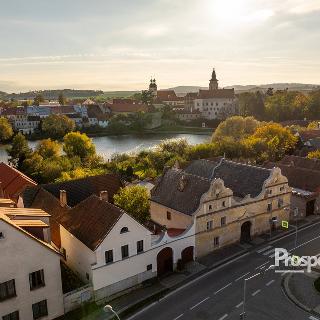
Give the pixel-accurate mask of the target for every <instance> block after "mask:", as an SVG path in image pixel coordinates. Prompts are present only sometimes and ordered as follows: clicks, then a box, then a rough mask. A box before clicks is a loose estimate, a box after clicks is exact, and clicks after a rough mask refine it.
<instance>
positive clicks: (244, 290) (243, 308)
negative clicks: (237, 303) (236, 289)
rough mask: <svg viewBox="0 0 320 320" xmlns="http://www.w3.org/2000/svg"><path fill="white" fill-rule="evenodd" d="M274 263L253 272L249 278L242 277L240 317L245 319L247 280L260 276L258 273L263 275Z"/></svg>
mask: <svg viewBox="0 0 320 320" xmlns="http://www.w3.org/2000/svg"><path fill="white" fill-rule="evenodd" d="M274 267H275V266H274V265H270V266H269V267H268V268H267V269H266V270H263V271H261V272H258V273H256V274H254V275H253V276H251V277H249V278H244V283H243V305H242V313H241V314H240V319H243V320H244V319H245V318H246V316H247V315H246V290H247V281H249V280H251V279H253V278H255V277H257V276H260V275H264V274H265V273H266V272H267V271H269V270H271V269H274Z"/></svg>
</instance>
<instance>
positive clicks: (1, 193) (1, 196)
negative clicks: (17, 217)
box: [0, 181, 4, 198]
mask: <svg viewBox="0 0 320 320" xmlns="http://www.w3.org/2000/svg"><path fill="white" fill-rule="evenodd" d="M0 198H4V193H3V188H2V182H1V181H0Z"/></svg>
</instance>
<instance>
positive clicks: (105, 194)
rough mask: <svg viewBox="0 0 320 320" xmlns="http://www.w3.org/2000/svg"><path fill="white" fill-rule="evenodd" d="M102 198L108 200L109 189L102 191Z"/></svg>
mask: <svg viewBox="0 0 320 320" xmlns="http://www.w3.org/2000/svg"><path fill="white" fill-rule="evenodd" d="M100 199H101V200H104V201H107V202H108V200H109V195H108V191H100Z"/></svg>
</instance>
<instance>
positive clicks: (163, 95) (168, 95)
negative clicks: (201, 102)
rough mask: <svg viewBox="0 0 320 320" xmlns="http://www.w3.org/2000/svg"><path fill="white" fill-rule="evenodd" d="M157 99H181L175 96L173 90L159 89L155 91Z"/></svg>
mask: <svg viewBox="0 0 320 320" xmlns="http://www.w3.org/2000/svg"><path fill="white" fill-rule="evenodd" d="M157 100H159V101H176V100H181V99H180V98H178V97H177V95H176V93H175V92H174V90H160V91H158V92H157Z"/></svg>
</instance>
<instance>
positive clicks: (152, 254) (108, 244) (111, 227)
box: [60, 195, 194, 300]
mask: <svg viewBox="0 0 320 320" xmlns="http://www.w3.org/2000/svg"><path fill="white" fill-rule="evenodd" d="M61 224H62V225H61V226H60V235H61V247H62V251H63V252H64V254H65V257H66V263H67V264H68V266H69V267H70V268H72V269H73V270H74V271H76V272H77V273H78V274H79V276H80V277H81V278H82V279H83V280H84V281H85V282H87V283H91V284H92V286H93V290H94V294H95V299H96V300H101V299H104V298H107V299H108V298H109V297H110V296H114V295H115V294H117V293H123V291H124V290H126V289H129V288H133V287H135V286H137V285H139V284H141V283H142V282H143V281H145V280H147V279H150V278H152V277H155V276H156V275H162V274H164V273H166V272H168V271H173V269H174V267H175V265H176V264H177V261H178V260H179V259H181V258H182V251H183V250H184V249H185V248H186V247H188V248H189V249H188V252H189V255H188V257H189V261H190V260H193V247H194V228H193V227H191V228H190V229H189V230H187V231H186V232H184V233H183V234H180V235H179V236H178V237H174V236H173V237H170V235H169V234H168V233H167V232H165V233H161V234H158V235H154V234H153V232H151V231H150V230H148V229H147V228H146V227H145V226H143V225H141V224H140V223H139V222H137V221H136V220H134V219H133V218H132V217H131V216H130V215H129V214H127V213H126V212H125V211H123V210H122V209H120V208H118V207H116V206H115V205H113V204H111V203H109V202H107V199H106V196H102V197H100V198H99V197H97V196H95V195H93V196H90V197H89V198H87V199H86V200H84V201H82V202H81V203H79V204H78V205H77V206H75V207H73V208H72V209H70V211H69V212H68V213H67V214H66V215H65V219H63V220H62V222H61ZM190 247H192V253H191V255H190Z"/></svg>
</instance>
